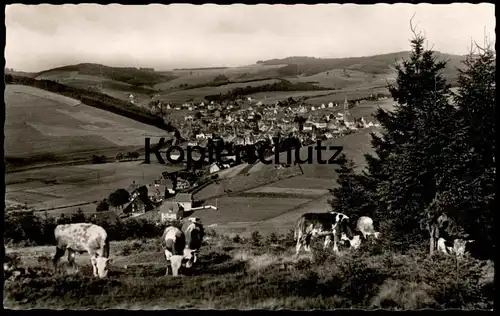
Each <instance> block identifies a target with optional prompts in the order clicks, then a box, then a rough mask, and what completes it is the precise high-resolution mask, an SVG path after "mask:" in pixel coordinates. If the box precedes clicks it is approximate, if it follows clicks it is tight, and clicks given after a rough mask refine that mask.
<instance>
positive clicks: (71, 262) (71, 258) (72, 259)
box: [68, 249, 78, 271]
mask: <svg viewBox="0 0 500 316" xmlns="http://www.w3.org/2000/svg"><path fill="white" fill-rule="evenodd" d="M75 255H76V252H75V251H74V250H71V249H68V262H69V265H70V266H71V267H72V268H74V269H75V271H78V268H77V266H76V263H75Z"/></svg>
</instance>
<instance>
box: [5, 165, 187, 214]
mask: <svg viewBox="0 0 500 316" xmlns="http://www.w3.org/2000/svg"><path fill="white" fill-rule="evenodd" d="M178 169H179V168H176V167H175V166H164V165H156V164H151V165H143V164H141V161H131V162H116V163H106V164H96V165H90V164H87V165H80V166H66V167H52V168H49V167H47V168H42V169H35V170H28V171H24V172H18V173H9V174H6V175H5V184H6V193H5V199H6V201H12V202H17V203H21V204H24V203H26V204H27V205H28V206H29V207H31V208H33V209H35V210H45V209H51V208H55V207H57V209H56V210H54V211H49V213H53V214H57V215H59V214H61V213H68V212H69V213H71V212H75V211H76V210H77V208H82V209H83V210H85V211H88V212H95V207H96V204H95V202H96V201H100V200H102V199H103V198H106V197H107V196H108V195H109V194H110V193H111V192H113V191H115V190H116V189H119V188H123V189H127V188H128V187H129V186H130V185H131V184H132V183H133V181H136V183H144V184H146V183H152V182H153V180H156V179H158V178H159V177H160V176H161V173H162V172H164V171H174V170H178ZM80 204H86V205H88V206H83V205H80ZM72 205H78V207H76V206H72ZM64 206H67V207H64Z"/></svg>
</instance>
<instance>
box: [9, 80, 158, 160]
mask: <svg viewBox="0 0 500 316" xmlns="http://www.w3.org/2000/svg"><path fill="white" fill-rule="evenodd" d="M4 99H5V104H6V120H5V145H4V148H5V156H6V157H7V159H9V158H16V157H19V158H24V159H26V158H29V157H33V156H36V155H42V154H48V155H56V156H57V155H71V156H74V154H75V153H77V152H85V155H84V157H85V158H87V157H88V156H90V155H91V153H96V154H97V153H98V152H99V150H105V151H110V150H113V151H114V152H115V154H116V153H118V152H119V150H120V148H123V149H124V150H126V149H129V148H130V147H140V146H144V135H147V134H154V135H158V134H164V133H165V132H164V131H163V130H161V129H159V128H156V127H152V126H150V125H146V124H143V123H139V122H136V121H134V120H131V119H128V118H125V117H123V116H120V115H116V114H113V113H110V112H108V111H104V110H100V109H96V108H93V107H90V106H86V105H83V104H81V102H79V101H78V100H74V99H70V98H67V97H63V96H61V95H58V94H55V93H51V92H48V91H45V90H40V89H36V88H32V87H28V86H20V85H7V86H6V88H5V92H4ZM113 156H114V155H113ZM53 158H54V157H53V156H50V157H49V159H48V160H49V161H51V160H53Z"/></svg>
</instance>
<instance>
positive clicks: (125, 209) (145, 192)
mask: <svg viewBox="0 0 500 316" xmlns="http://www.w3.org/2000/svg"><path fill="white" fill-rule="evenodd" d="M127 191H128V192H129V194H130V199H129V200H128V202H127V203H125V204H124V205H121V206H119V207H115V208H114V209H112V210H111V211H112V212H115V213H117V214H120V215H121V217H137V216H142V215H145V214H153V215H154V217H155V218H157V219H158V220H159V221H161V222H164V221H167V220H173V219H182V218H183V217H185V213H186V212H189V211H191V210H193V197H192V195H191V193H180V192H176V188H175V187H174V184H173V182H172V180H170V179H164V178H159V179H157V180H154V181H153V183H147V184H137V183H135V181H134V182H133V183H132V184H131V185H130V186H129V187H128V188H127Z"/></svg>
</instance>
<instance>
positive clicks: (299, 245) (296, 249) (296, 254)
mask: <svg viewBox="0 0 500 316" xmlns="http://www.w3.org/2000/svg"><path fill="white" fill-rule="evenodd" d="M300 247H302V236H300V235H299V237H298V238H297V245H296V246H295V256H298V255H299V251H300Z"/></svg>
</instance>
